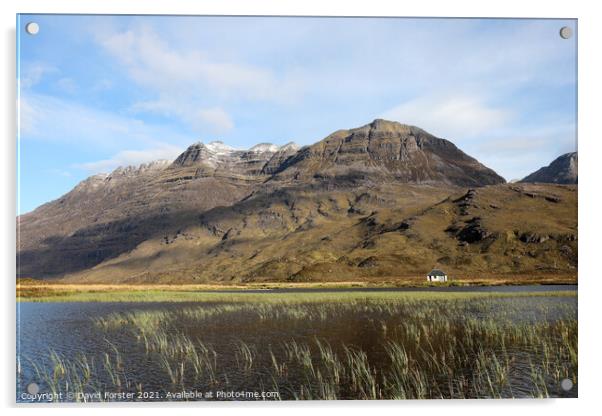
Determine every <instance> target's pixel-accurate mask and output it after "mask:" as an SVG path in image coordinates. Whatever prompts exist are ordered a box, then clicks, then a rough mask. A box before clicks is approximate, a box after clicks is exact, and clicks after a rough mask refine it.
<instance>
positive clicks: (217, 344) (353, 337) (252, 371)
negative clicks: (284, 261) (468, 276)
mask: <svg viewBox="0 0 602 416" xmlns="http://www.w3.org/2000/svg"><path fill="white" fill-rule="evenodd" d="M565 290H566V287H565ZM266 296H269V294H267V295H266ZM18 307H19V309H20V310H19V317H20V328H19V333H18V346H17V347H18V352H20V354H18V361H19V363H18V364H19V367H20V374H18V380H17V383H18V386H17V400H23V399H22V397H21V396H20V394H21V393H22V392H23V391H25V388H26V386H27V385H28V384H29V383H31V382H36V383H38V384H39V385H40V387H41V391H53V390H56V389H58V390H62V389H66V387H65V385H64V382H63V384H61V382H60V381H59V382H57V383H56V384H54V380H53V377H54V378H59V379H60V377H61V376H64V375H65V374H66V373H70V372H77V374H78V378H77V380H79V381H81V380H80V378H81V377H84V378H85V375H86V373H87V371H90V373H91V375H89V378H90V379H91V380H92V381H91V382H89V383H88V384H86V381H85V380H84V383H83V384H82V386H81V388H82V389H83V390H84V391H88V390H89V391H90V392H97V391H110V392H114V391H131V392H139V391H144V392H157V394H159V395H160V397H158V398H159V399H162V400H165V399H166V397H165V394H166V393H167V392H177V391H182V390H187V391H188V390H199V391H203V392H206V391H212V392H215V391H218V390H228V391H231V390H233V391H275V390H277V391H278V392H279V394H280V398H281V399H312V398H313V399H315V398H340V399H361V398H413V397H422V398H439V397H534V396H535V397H538V396H542V397H548V396H550V397H575V396H576V394H577V389H576V387H574V388H573V389H572V390H571V391H569V392H564V391H563V390H562V389H560V388H559V386H558V381H559V380H560V379H562V378H563V377H565V376H569V377H575V378H576V311H577V299H576V297H573V296H537V297H504V298H495V299H485V300H483V299H480V300H479V299H472V300H449V301H433V300H418V301H413V302H409V301H407V300H399V301H397V302H395V301H391V300H390V299H389V300H387V301H383V302H378V301H374V300H361V298H360V299H355V300H353V301H350V302H341V303H336V302H335V303H308V304H302V305H291V304H279V303H274V304H263V303H257V302H255V303H245V302H242V303H240V302H239V303H236V304H232V303H230V304H228V303H223V302H222V303H217V302H214V303H203V304H199V303H28V302H22V303H20V304H19V305H18ZM567 340H569V341H570V344H571V345H573V344H574V351H573V350H572V348H569V346H568V345H565V344H566V343H567ZM51 353H53V354H55V356H54V358H52V357H51V355H50V354H51ZM573 354H574V355H575V356H574V357H573V356H572V355H573ZM57 357H60V358H57ZM61 360H62V361H61ZM57 363H58V364H57ZM70 363H77V364H73V365H72V366H73V368H71V367H69V366H70V365H71V364H70ZM63 367H65V368H63ZM86 368H88V370H86ZM57 369H58V370H57ZM44 374H46V376H47V377H48V375H49V374H50V375H51V376H50V377H48V378H46V379H44ZM57 374H58V375H57ZM82 374H83V375H82ZM65 377H66V376H65ZM77 380H76V381H77ZM492 380H493V381H492ZM79 381H77V382H79ZM575 381H576V379H575ZM69 382H70V383H71V385H70V386H68V388H69V389H73V388H74V387H73V383H74V380H72V379H69ZM487 383H490V385H487ZM84 384H85V385H84ZM491 384H492V385H491ZM213 398H215V397H213ZM140 399H141V400H152V399H155V398H154V397H140Z"/></svg>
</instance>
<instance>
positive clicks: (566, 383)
mask: <svg viewBox="0 0 602 416" xmlns="http://www.w3.org/2000/svg"><path fill="white" fill-rule="evenodd" d="M560 387H562V390H564V391H570V390H571V389H572V388H573V381H572V380H571V379H570V378H565V379H564V380H562V381H561V382H560Z"/></svg>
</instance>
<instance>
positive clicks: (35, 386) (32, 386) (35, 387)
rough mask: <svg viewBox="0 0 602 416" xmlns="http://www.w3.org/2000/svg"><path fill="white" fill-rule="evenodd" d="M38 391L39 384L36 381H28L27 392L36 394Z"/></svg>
mask: <svg viewBox="0 0 602 416" xmlns="http://www.w3.org/2000/svg"><path fill="white" fill-rule="evenodd" d="M39 392H40V386H38V384H37V383H29V384H28V385H27V393H29V394H32V395H36V394H38V393H39Z"/></svg>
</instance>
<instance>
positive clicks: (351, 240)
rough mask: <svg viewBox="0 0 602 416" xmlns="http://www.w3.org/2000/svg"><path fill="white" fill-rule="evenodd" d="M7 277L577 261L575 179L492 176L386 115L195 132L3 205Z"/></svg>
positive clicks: (501, 268)
mask: <svg viewBox="0 0 602 416" xmlns="http://www.w3.org/2000/svg"><path fill="white" fill-rule="evenodd" d="M17 226H18V228H19V242H18V247H17V262H18V271H19V276H21V277H34V278H64V279H67V280H69V281H77V282H174V283H175V282H230V281H311V280H315V281H328V280H335V281H336V280H349V279H370V278H379V277H383V278H384V277H399V276H415V275H422V274H423V273H426V272H428V271H429V270H430V269H431V268H432V267H433V266H435V265H439V266H440V267H441V268H443V269H444V270H445V271H446V272H448V273H449V274H453V273H456V274H459V273H461V274H478V273H487V274H512V275H525V274H532V273H535V274H554V273H563V274H576V267H577V257H576V253H577V242H576V239H577V233H576V229H577V214H576V187H574V186H573V187H571V186H559V185H539V184H537V185H530V184H506V183H505V181H504V179H503V178H502V177H500V176H499V175H497V174H496V173H495V172H494V171H493V170H491V169H489V168H487V167H486V166H484V165H482V164H481V163H479V162H478V161H477V160H476V159H474V158H472V157H470V156H468V155H466V154H465V153H464V152H462V151H461V150H460V149H458V148H457V147H456V146H455V145H454V144H453V143H452V142H450V141H448V140H445V139H440V138H436V137H434V136H432V135H430V134H429V133H427V132H425V131H424V130H421V129H419V128H417V127H413V126H408V125H404V124H400V123H396V122H390V121H386V120H375V121H373V122H372V123H370V124H367V125H365V126H362V127H359V128H355V129H349V130H339V131H337V132H335V133H333V134H331V135H329V136H328V137H326V138H325V139H323V140H321V141H319V142H317V143H315V144H314V145H311V146H306V147H303V148H299V146H297V145H295V144H294V143H289V144H287V145H285V146H280V147H279V146H275V145H272V144H269V143H261V144H259V145H256V146H254V147H252V148H251V149H248V150H240V149H233V148H231V147H229V146H227V145H225V144H223V143H221V142H211V143H207V144H203V143H195V144H193V145H191V146H190V147H189V148H188V149H186V151H185V152H183V153H182V154H181V155H180V156H178V158H177V159H176V160H175V161H158V162H154V163H151V164H147V165H142V166H139V167H127V168H119V169H116V170H115V171H113V172H112V173H110V174H103V175H95V176H92V177H90V178H88V179H86V180H84V181H82V182H81V183H80V184H78V185H77V186H76V187H75V188H74V189H73V190H71V191H70V192H68V193H67V194H65V195H64V196H62V197H60V198H59V199H57V200H55V201H52V202H49V203H47V204H44V205H42V206H40V207H39V208H37V209H36V210H35V211H33V212H31V213H28V214H24V215H22V216H19V217H17Z"/></svg>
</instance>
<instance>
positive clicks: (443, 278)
mask: <svg viewBox="0 0 602 416" xmlns="http://www.w3.org/2000/svg"><path fill="white" fill-rule="evenodd" d="M426 280H428V281H429V282H447V275H446V274H445V273H444V272H443V271H441V270H439V269H433V270H431V271H430V272H429V274H427V275H426Z"/></svg>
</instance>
